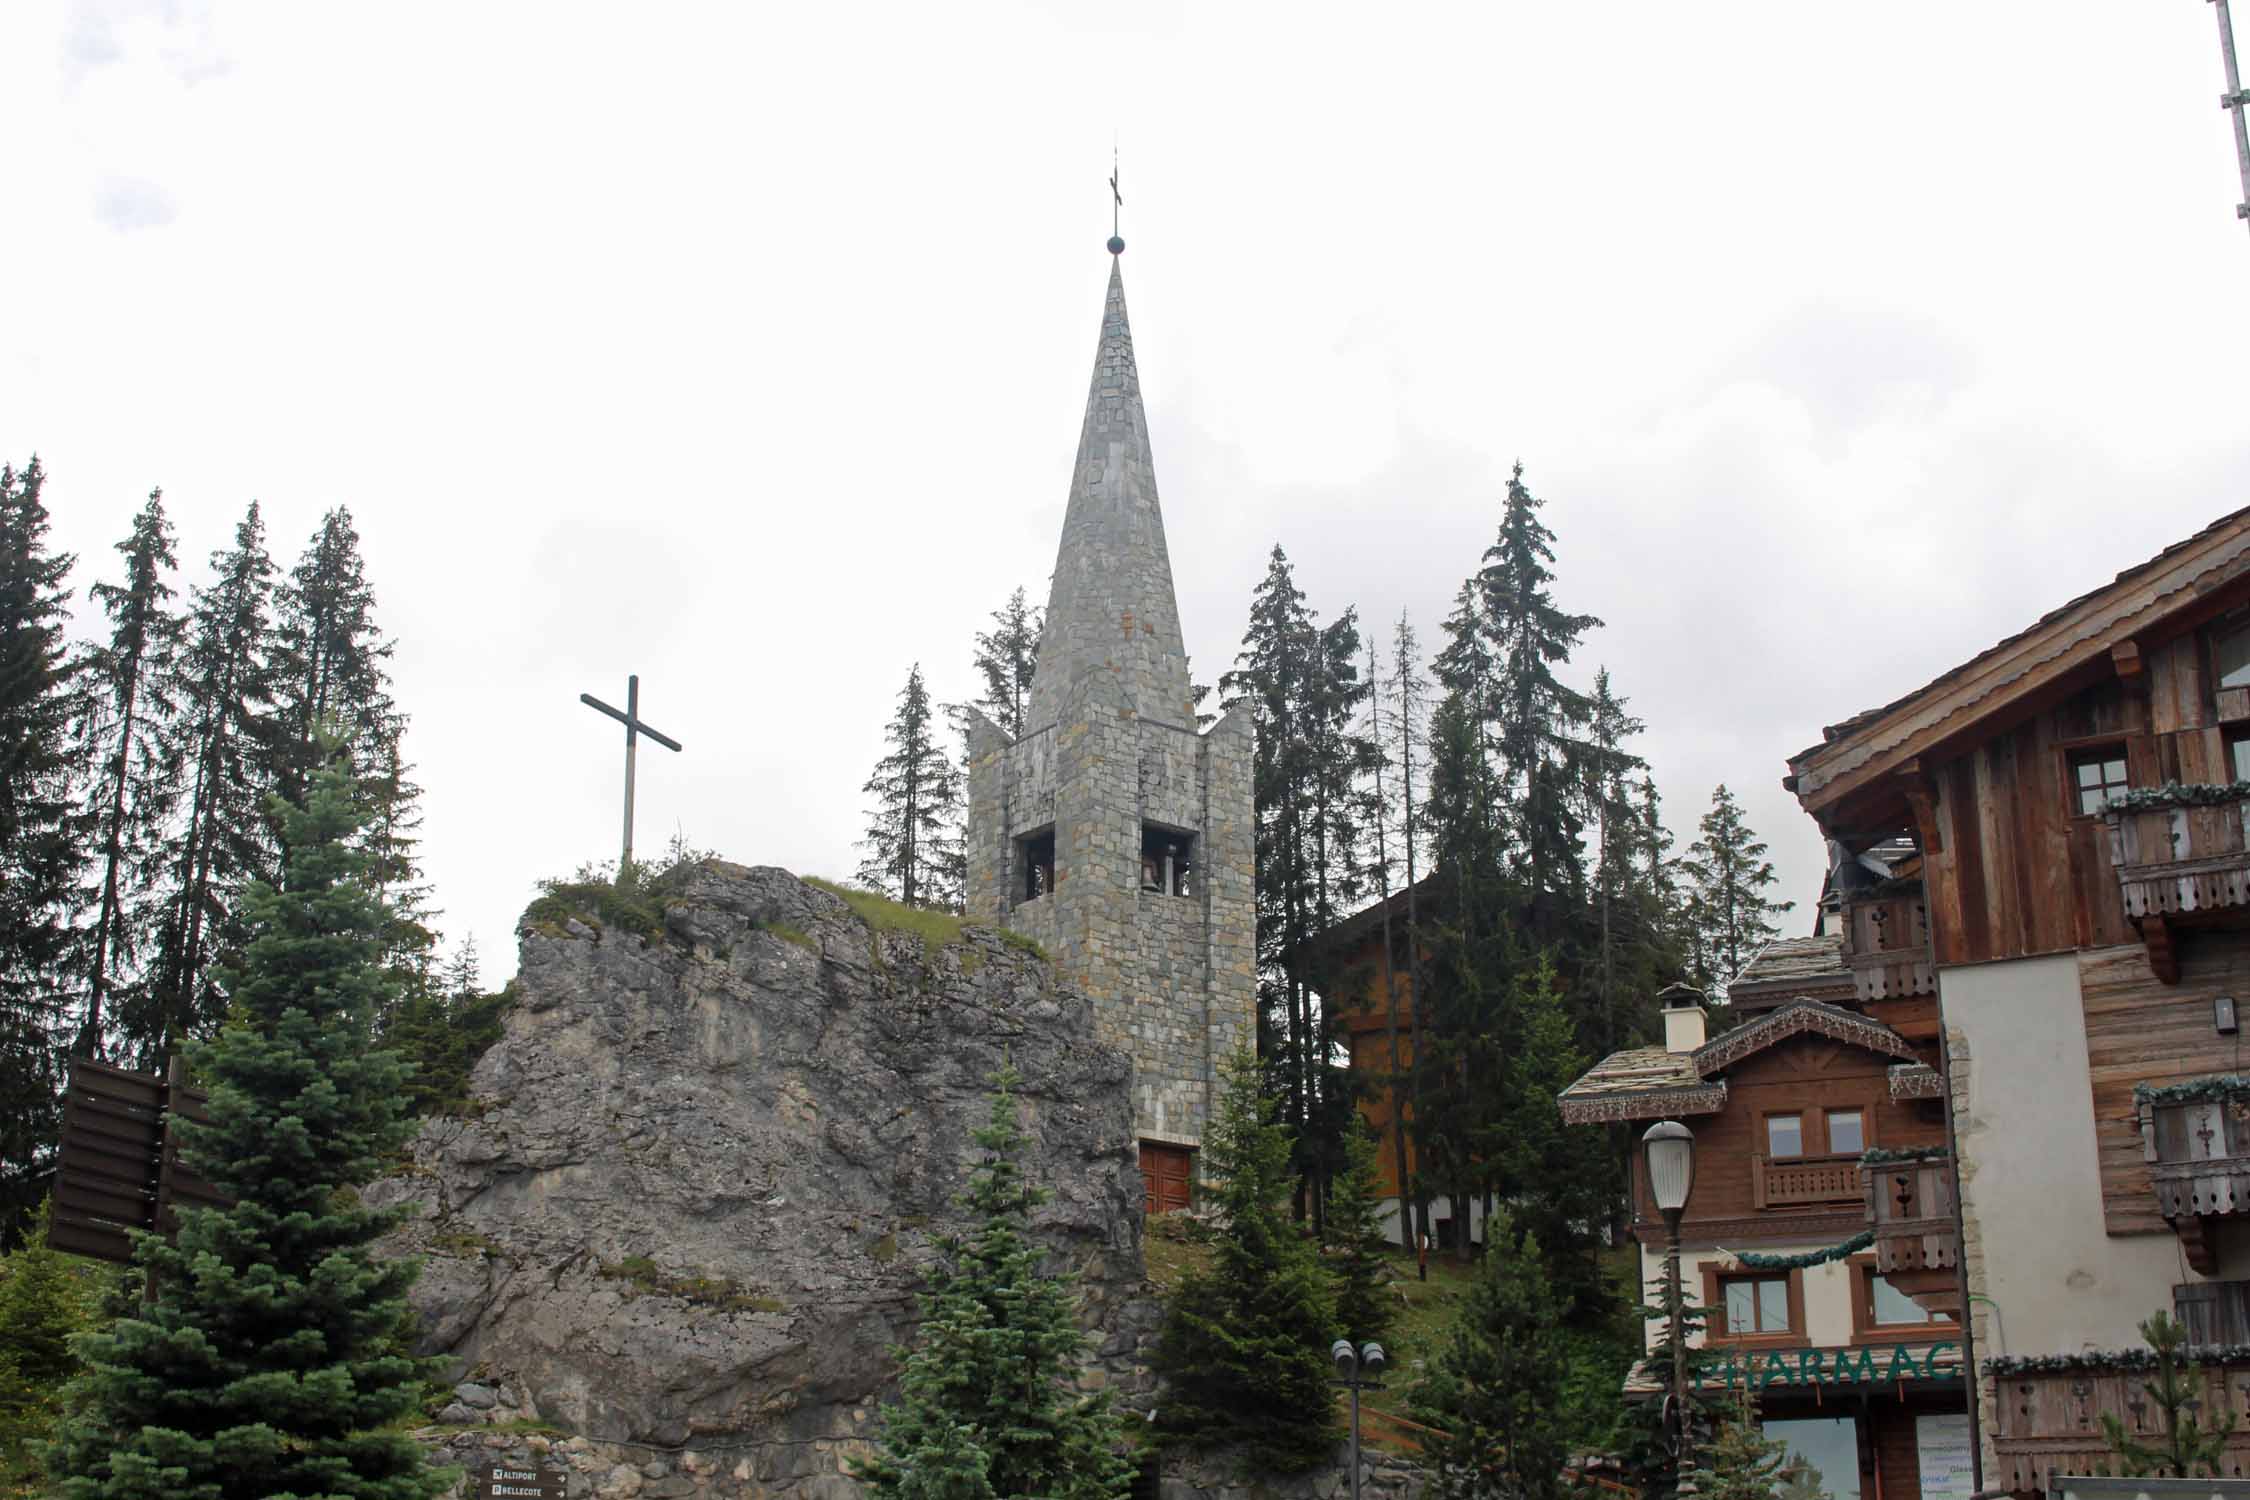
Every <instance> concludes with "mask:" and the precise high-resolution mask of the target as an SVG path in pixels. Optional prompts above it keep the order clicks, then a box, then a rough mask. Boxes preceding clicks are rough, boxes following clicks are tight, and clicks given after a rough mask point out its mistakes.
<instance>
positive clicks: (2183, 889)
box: [2106, 797, 2250, 918]
mask: <svg viewBox="0 0 2250 1500" xmlns="http://www.w3.org/2000/svg"><path fill="white" fill-rule="evenodd" d="M2106 816H2107V819H2108V822H2109V862H2110V865H2111V867H2112V868H2114V869H2115V870H2116V871H2117V884H2118V888H2119V890H2120V891H2121V892H2122V893H2123V894H2124V897H2125V914H2126V915H2127V916H2129V917H2134V918H2141V917H2172V916H2181V915H2185V914H2187V913H2191V912H2199V911H2216V910H2219V909H2222V908H2225V907H2232V906H2246V905H2250V798H2243V797H2237V798H2234V799H2232V800H2229V801H2225V802H2213V803H2210V804H2208V805H2197V806H2184V807H2150V808H2131V809H2128V808H2112V809H2111V810H2110V811H2109V812H2108V813H2107V815H2106Z"/></svg>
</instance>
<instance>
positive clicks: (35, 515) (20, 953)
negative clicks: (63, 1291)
mask: <svg viewBox="0 0 2250 1500" xmlns="http://www.w3.org/2000/svg"><path fill="white" fill-rule="evenodd" d="M45 482H46V474H45V472H44V471H43V470H42V469H41V468H40V467H39V460H38V459H37V458H34V459H32V460H31V461H30V462H29V463H28V464H26V465H24V467H23V468H22V469H20V470H19V469H16V468H14V467H13V466H0V1243H7V1242H9V1241H12V1240H13V1239H14V1238H15V1236H16V1234H17V1232H19V1231H20V1228H21V1225H22V1222H23V1219H24V1217H25V1215H27V1214H28V1213H29V1212H30V1211H31V1209H32V1207H33V1204H34V1203H35V1202H36V1201H37V1191H36V1190H35V1188H34V1186H33V1175H34V1173H35V1171H36V1169H37V1168H38V1166H39V1165H40V1164H42V1163H43V1162H45V1161H46V1160H47V1159H48V1157H49V1156H50V1155H51V1154H52V1152H53V1150H54V1145H55V1134H56V1131H57V1129H58V1128H59V1127H60V1124H61V1118H60V1110H59V1108H58V1106H57V1102H56V1101H57V1100H58V1099H59V1098H60V1097H61V1093H62V1064H63V1051H64V1044H65V1042H66V1040H67V1036H68V1031H67V1027H68V1015H67V1010H68V1004H69V981H68V978H67V973H68V968H67V966H68V963H69V959H70V956H71V944H72V941H73V938H72V932H71V926H70V921H71V914H72V912H73V910H74V909H75V908H76V906H77V905H78V903H79V901H80V899H81V895H82V893H81V890H80V886H79V882H80V878H81V875H82V872H83V870H84V868H85V861H86V850H85V834H86V827H85V819H84V817H83V816H82V815H81V813H80V811H79V809H78V807H77V805H76V803H75V800H74V798H73V796H72V785H71V781H72V772H73V769H74V766H75V760H74V757H73V756H72V753H71V742H70V726H71V721H72V713H73V709H74V703H73V694H74V691H75V684H74V683H73V682H72V681H71V673H70V668H69V664H68V663H67V662H66V659H65V655H64V648H63V634H62V632H63V620H64V617H65V613H66V610H65V603H66V601H67V600H68V598H69V594H68V591H67V590H66V589H65V588H64V587H63V581H64V579H65V578H66V577H67V576H68V575H69V573H70V567H71V563H72V561H73V559H72V558H71V556H70V555H69V554H67V553H55V552H51V551H49V550H48V545H47V509H46V506H45V504H44V503H43V502H42V501H41V499H40V490H41V489H42V487H43V486H44V484H45Z"/></svg>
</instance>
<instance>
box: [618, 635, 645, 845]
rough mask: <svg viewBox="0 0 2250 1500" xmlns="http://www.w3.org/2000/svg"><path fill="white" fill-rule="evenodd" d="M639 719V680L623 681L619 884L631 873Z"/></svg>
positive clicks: (630, 678)
mask: <svg viewBox="0 0 2250 1500" xmlns="http://www.w3.org/2000/svg"><path fill="white" fill-rule="evenodd" d="M640 719H641V679H640V678H639V677H638V676H633V677H628V678H626V679H625V853H624V855H623V856H622V857H621V858H620V859H619V860H618V861H617V879H618V881H619V883H620V884H622V883H623V882H624V881H625V880H627V879H628V878H630V876H631V875H632V871H633V756H634V754H635V752H636V751H637V750H638V749H639V745H638V743H637V741H638V740H639V738H640V736H639V735H637V734H636V733H634V726H635V725H636V724H638V723H639V722H640Z"/></svg>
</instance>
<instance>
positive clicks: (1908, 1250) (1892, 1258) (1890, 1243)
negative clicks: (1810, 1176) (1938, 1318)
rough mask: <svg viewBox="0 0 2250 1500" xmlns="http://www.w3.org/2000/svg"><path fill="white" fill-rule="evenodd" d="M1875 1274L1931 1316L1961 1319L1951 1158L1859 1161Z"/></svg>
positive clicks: (1959, 1269) (1949, 1156)
mask: <svg viewBox="0 0 2250 1500" xmlns="http://www.w3.org/2000/svg"><path fill="white" fill-rule="evenodd" d="M1860 1172H1861V1174H1862V1176H1863V1177H1864V1179H1865V1183H1866V1186H1865V1189H1864V1191H1865V1193H1866V1195H1867V1196H1866V1201H1867V1226H1868V1228H1869V1229H1871V1230H1873V1231H1874V1233H1875V1272H1876V1274H1877V1275H1879V1276H1881V1277H1882V1278H1883V1279H1884V1280H1886V1281H1888V1282H1889V1283H1890V1284H1891V1285H1892V1286H1893V1287H1895V1288H1897V1289H1898V1290H1899V1291H1901V1292H1903V1293H1905V1294H1906V1295H1907V1296H1909V1297H1912V1298H1913V1299H1914V1300H1915V1301H1916V1302H1918V1303H1920V1304H1921V1305H1922V1306H1923V1307H1925V1308H1928V1309H1929V1310H1930V1311H1931V1312H1937V1313H1946V1314H1949V1315H1951V1316H1952V1317H1954V1318H1956V1319H1958V1318H1959V1317H1960V1316H1961V1237H1960V1235H1959V1234H1958V1233H1957V1232H1956V1231H1955V1226H1954V1220H1953V1158H1952V1156H1951V1155H1940V1156H1928V1157H1921V1158H1918V1159H1916V1160H1913V1161H1891V1162H1874V1163H1862V1165H1861V1167H1860Z"/></svg>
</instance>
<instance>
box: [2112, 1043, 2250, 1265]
mask: <svg viewBox="0 0 2250 1500" xmlns="http://www.w3.org/2000/svg"><path fill="white" fill-rule="evenodd" d="M2188 1087H2190V1088H2191V1089H2192V1088H2193V1087H2195V1086H2188ZM2134 1107H2135V1109H2136V1111H2137V1112H2138V1114H2139V1116H2140V1125H2141V1156H2142V1158H2143V1159H2144V1160H2145V1161H2146V1162H2147V1163H2148V1176H2149V1185H2150V1186H2151V1187H2152V1188H2154V1189H2155V1191H2156V1207H2157V1211H2158V1212H2159V1213H2161V1214H2163V1215H2164V1217H2165V1219H2166V1220H2167V1221H2169V1222H2170V1224H2171V1225H2172V1229H2173V1232H2174V1233H2175V1234H2177V1235H2178V1236H2179V1239H2180V1246H2181V1248H2182V1249H2183V1250H2184V1251H2185V1252H2186V1255H2187V1262H2188V1265H2189V1266H2190V1267H2191V1268H2193V1269H2194V1270H2195V1271H2197V1272H2199V1273H2201V1274H2202V1275H2205V1276H2209V1275H2212V1274H2214V1273H2215V1272H2216V1271H2217V1270H2218V1255H2217V1251H2216V1249H2215V1248H2214V1247H2213V1245H2212V1243H2211V1239H2212V1236H2211V1226H2210V1221H2211V1220H2212V1219H2218V1218H2228V1217H2232V1216H2236V1215H2250V1098H2244V1097H2242V1096H2241V1095H2240V1094H2238V1093H2236V1092H2234V1091H2232V1090H2231V1089H2230V1088H2228V1087H2226V1086H2224V1085H2218V1084H2214V1085H2213V1086H2211V1087H2210V1089H2209V1092H2208V1095H2207V1096H2206V1097H2191V1098H2185V1099H2182V1098H2178V1097H2176V1094H2174V1095H2170V1096H2168V1093H2167V1091H2163V1090H2158V1091H2155V1092H2154V1096H2153V1097H2152V1096H2151V1094H2150V1093H2149V1092H2148V1091H2140V1092H2137V1094H2136V1097H2135V1100H2134Z"/></svg>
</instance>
